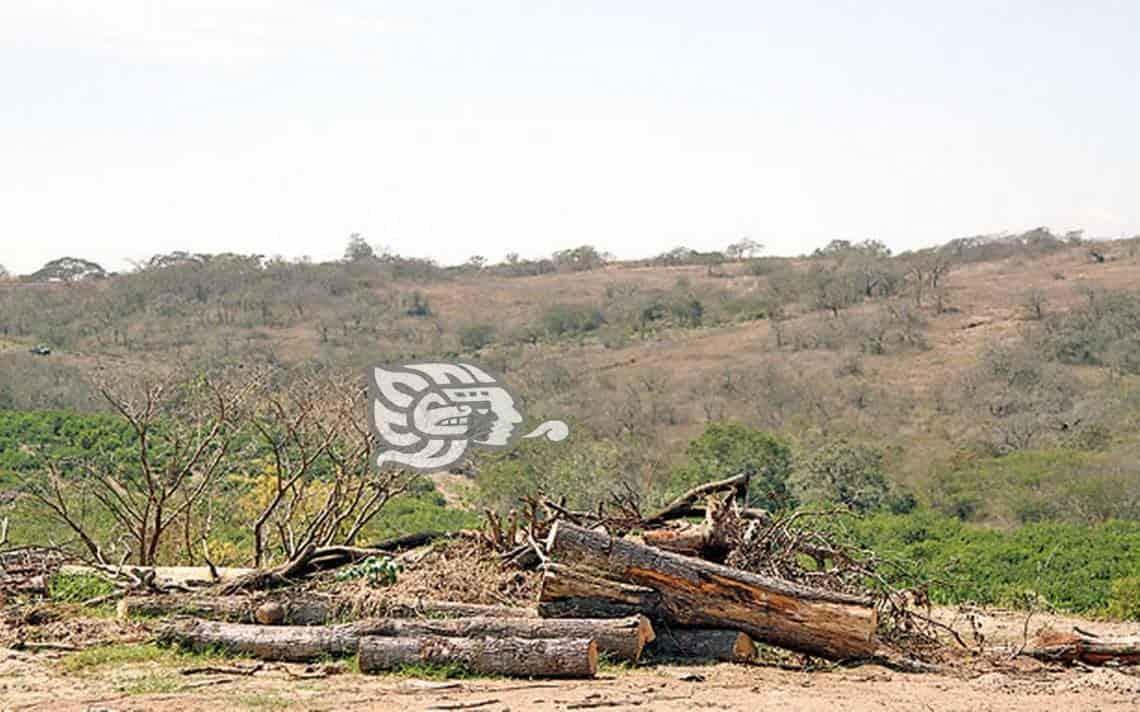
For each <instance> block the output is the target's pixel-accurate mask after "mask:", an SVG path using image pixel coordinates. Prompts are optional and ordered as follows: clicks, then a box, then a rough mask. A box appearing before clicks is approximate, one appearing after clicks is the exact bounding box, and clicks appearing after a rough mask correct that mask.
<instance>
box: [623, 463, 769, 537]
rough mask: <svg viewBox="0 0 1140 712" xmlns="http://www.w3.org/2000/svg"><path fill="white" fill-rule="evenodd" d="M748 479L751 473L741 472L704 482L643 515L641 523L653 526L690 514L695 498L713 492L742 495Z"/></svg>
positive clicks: (733, 495)
mask: <svg viewBox="0 0 1140 712" xmlns="http://www.w3.org/2000/svg"><path fill="white" fill-rule="evenodd" d="M750 479H751V475H749V474H747V473H741V474H739V475H733V476H732V477H728V478H726V479H723V480H718V481H716V482H706V483H705V484H703V485H699V486H697V487H694V488H693V489H691V490H689V491H688V492H686V493H684V494H683V495H681V496H680V497H678V498H677V499H675V500H673V501H672V502H670V503H669V504H667V505H665V507H664V508H662V509H661V510H660V511H659V512H657V513H656V514H653V515H651V516H648V517H645V518H644V519H642V520H641V523H642V525H643V526H653V525H654V524H661V523H663V522H666V521H668V520H670V519H677V518H680V517H688V516H692V513H693V511H694V508H695V506H696V502H697V500H698V499H700V498H702V497H707V496H709V495H710V494H712V493H713V492H723V491H725V490H728V491H729V492H731V493H732V497H738V496H742V495H743V494H744V493H746V492H747V491H748V482H749V480H750Z"/></svg>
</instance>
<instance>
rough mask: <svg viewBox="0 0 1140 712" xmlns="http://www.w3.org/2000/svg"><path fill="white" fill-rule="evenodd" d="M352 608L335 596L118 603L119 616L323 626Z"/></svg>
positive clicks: (152, 599) (191, 598)
mask: <svg viewBox="0 0 1140 712" xmlns="http://www.w3.org/2000/svg"><path fill="white" fill-rule="evenodd" d="M348 610H349V606H348V604H347V603H346V602H344V601H338V600H337V599H336V598H334V597H332V596H321V595H318V594H304V595H293V596H273V597H270V596H204V595H200V594H189V595H181V594H170V595H159V596H128V597H126V598H124V599H122V600H120V601H119V605H118V617H119V618H120V619H122V620H125V619H128V618H138V617H146V618H160V617H164V616H178V615H186V616H196V617H198V618H206V619H209V620H215V621H228V622H233V623H261V624H263V625H281V624H288V625H323V624H325V623H328V622H330V621H332V620H336V619H337V618H338V617H339V616H341V615H342V614H347V612H348Z"/></svg>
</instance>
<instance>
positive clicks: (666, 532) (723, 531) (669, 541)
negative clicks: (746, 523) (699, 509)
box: [642, 496, 733, 564]
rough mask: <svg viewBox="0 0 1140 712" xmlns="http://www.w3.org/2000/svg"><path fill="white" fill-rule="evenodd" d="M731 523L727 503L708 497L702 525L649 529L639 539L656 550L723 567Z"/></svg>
mask: <svg viewBox="0 0 1140 712" xmlns="http://www.w3.org/2000/svg"><path fill="white" fill-rule="evenodd" d="M732 519H733V513H732V510H731V502H730V501H726V500H723V499H721V498H720V497H717V496H709V497H708V500H707V503H706V505H705V520H704V521H703V522H702V523H700V524H697V525H692V524H687V525H685V526H683V527H682V528H668V529H651V530H649V531H647V532H645V533H644V534H643V535H642V539H644V541H645V543H646V544H648V545H649V546H652V547H654V548H657V549H664V550H666V551H672V552H674V553H677V554H684V555H685V556H699V557H701V558H702V559H708V560H709V561H715V562H717V563H718V564H723V563H724V559H725V557H727V556H728V552H729V551H730V549H731V545H730V543H729V536H728V534H729V532H728V530H727V526H728V523H729V522H730V521H732Z"/></svg>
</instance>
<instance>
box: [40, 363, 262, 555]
mask: <svg viewBox="0 0 1140 712" xmlns="http://www.w3.org/2000/svg"><path fill="white" fill-rule="evenodd" d="M255 383H256V381H255V380H247V381H244V382H240V383H232V382H228V381H226V380H222V379H217V380H215V379H211V378H208V377H200V378H193V379H189V380H186V381H179V382H174V381H169V380H163V381H155V382H146V383H144V384H142V386H141V387H140V388H138V389H135V392H134V393H132V394H129V395H128V394H127V389H125V388H120V387H117V386H112V385H110V384H108V383H106V382H104V383H102V384H100V385H99V387H98V389H99V393H100V394H101V395H102V396H103V398H104V399H105V400H106V401H107V402H108V403H109V404H110V405H111V406H112V407H113V408H114V409H115V411H116V412H118V414H119V415H120V416H122V418H123V419H124V420H125V421H126V422H127V424H128V425H129V427H130V431H131V433H132V435H133V442H132V443H131V449H132V450H133V453H134V458H133V460H129V461H123V460H122V459H119V460H116V459H111V458H102V457H99V456H98V455H97V454H96V455H93V456H89V457H85V458H82V459H81V460H79V461H75V460H54V461H53V460H49V461H47V462H45V463H44V470H45V472H40V473H36V474H35V475H34V476H31V477H27V478H25V479H24V481H23V483H24V485H25V491H26V492H27V493H28V494H29V495H30V496H32V497H33V498H34V499H35V500H37V501H39V502H40V503H41V504H43V505H45V506H46V507H47V509H48V510H49V511H50V512H51V513H52V515H53V516H54V517H55V518H56V519H57V520H59V521H60V522H62V523H63V524H65V525H66V526H67V527H68V528H69V529H71V531H72V532H74V533H75V535H76V536H77V537H78V538H79V540H80V541H81V542H82V543H83V545H84V547H85V548H86V549H87V550H88V552H89V553H90V554H91V556H92V557H93V558H94V559H95V560H97V561H100V562H103V561H104V556H103V545H101V544H100V543H99V542H98V541H97V539H96V533H95V531H96V526H95V517H94V516H93V515H92V512H91V511H90V509H89V508H86V507H84V508H82V509H80V508H77V507H76V506H75V505H76V503H77V502H83V501H89V500H94V501H95V502H97V503H98V504H99V505H100V508H101V509H102V510H103V511H104V512H105V513H107V514H109V515H110V516H111V518H112V519H113V520H114V522H115V524H116V526H117V528H118V529H119V530H121V532H122V533H123V534H124V537H125V539H126V540H127V541H128V542H129V543H130V547H131V551H132V553H133V555H134V559H135V561H136V563H138V564H139V565H142V566H148V565H153V564H154V563H155V561H156V559H157V557H158V555H159V551H160V548H161V546H162V544H163V543H164V541H165V538H166V536H167V534H168V533H169V532H171V530H172V527H173V525H174V524H175V523H176V522H177V521H179V518H181V517H186V516H190V515H191V514H192V512H193V509H194V507H195V506H196V505H198V504H199V503H201V502H202V501H203V500H205V499H206V498H208V497H209V496H210V495H212V494H213V487H214V485H215V484H216V482H217V481H218V479H219V478H220V477H221V476H222V475H223V474H224V473H226V472H227V471H228V468H229V465H230V463H231V456H232V455H233V454H234V452H233V450H234V448H235V446H236V444H237V442H238V440H239V437H238V436H239V433H240V423H241V420H242V409H243V407H244V405H245V401H246V399H247V397H248V396H249V394H250V392H251V391H252V390H253V388H254V385H255ZM125 558H126V557H124V560H125Z"/></svg>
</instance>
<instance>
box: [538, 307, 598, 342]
mask: <svg viewBox="0 0 1140 712" xmlns="http://www.w3.org/2000/svg"><path fill="white" fill-rule="evenodd" d="M541 323H542V330H543V332H545V333H546V335H547V336H550V337H554V338H557V337H559V336H572V335H575V334H584V333H586V332H589V331H593V330H595V329H597V328H598V327H599V326H601V325H602V324H604V323H606V319H605V317H604V316H603V315H602V310H601V309H598V308H597V307H592V306H586V305H583V304H554V305H551V306H550V307H548V308H547V309H546V311H545V312H544V313H543V315H542V319H541Z"/></svg>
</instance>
